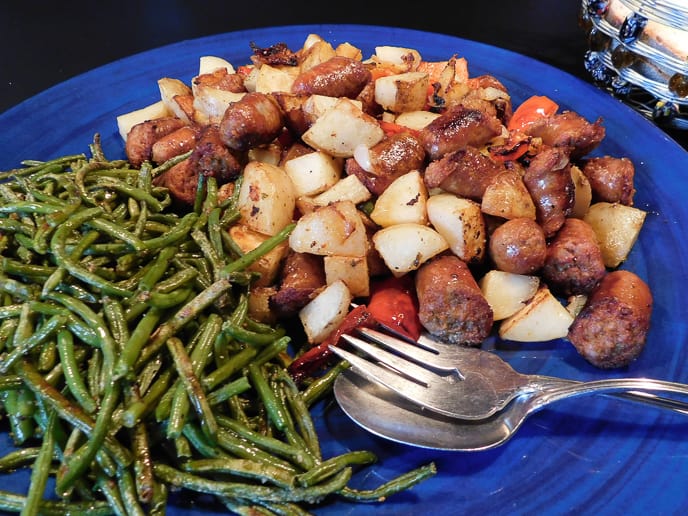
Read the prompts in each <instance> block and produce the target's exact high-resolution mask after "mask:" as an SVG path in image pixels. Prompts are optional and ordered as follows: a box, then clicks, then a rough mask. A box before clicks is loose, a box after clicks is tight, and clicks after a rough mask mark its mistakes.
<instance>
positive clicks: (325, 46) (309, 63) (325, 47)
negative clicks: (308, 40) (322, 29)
mask: <svg viewBox="0 0 688 516" xmlns="http://www.w3.org/2000/svg"><path fill="white" fill-rule="evenodd" d="M335 55H336V54H335V51H334V48H332V45H331V44H330V43H328V42H327V41H324V40H320V41H315V42H314V43H313V44H312V45H310V46H309V47H308V48H307V49H305V50H304V51H303V53H302V55H301V65H300V66H301V70H300V71H301V72H304V71H306V70H308V69H309V68H313V67H314V66H315V65H319V64H320V63H324V62H325V61H327V60H328V59H332V58H333V57H334V56H335Z"/></svg>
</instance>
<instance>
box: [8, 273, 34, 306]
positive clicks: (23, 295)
mask: <svg viewBox="0 0 688 516" xmlns="http://www.w3.org/2000/svg"><path fill="white" fill-rule="evenodd" d="M0 292H7V293H8V294H11V295H12V296H14V297H15V298H19V299H21V300H22V301H29V300H32V299H37V298H38V290H37V288H36V286H35V285H33V284H26V283H22V282H21V281H17V280H14V279H12V278H8V277H7V276H5V275H2V274H0Z"/></svg>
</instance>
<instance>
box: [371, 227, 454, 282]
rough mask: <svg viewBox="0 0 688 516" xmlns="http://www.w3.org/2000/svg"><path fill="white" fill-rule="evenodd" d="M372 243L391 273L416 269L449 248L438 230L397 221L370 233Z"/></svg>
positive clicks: (395, 274)
mask: <svg viewBox="0 0 688 516" xmlns="http://www.w3.org/2000/svg"><path fill="white" fill-rule="evenodd" d="M373 245H374V246H375V249H377V252H378V253H380V256H381V257H382V259H383V260H384V262H385V264H386V265H387V267H388V268H389V269H390V271H391V272H392V274H393V275H394V276H397V277H399V276H403V275H404V274H406V273H408V272H411V271H413V270H416V269H417V268H418V267H420V266H421V265H422V264H423V263H425V262H426V261H428V260H429V259H430V258H432V257H433V256H435V255H437V254H439V253H441V252H442V251H445V250H446V249H448V248H449V244H448V243H447V241H446V240H445V239H444V237H443V236H442V235H440V234H439V233H438V232H437V231H435V230H434V229H432V228H431V227H429V226H423V225H422V224H413V223H407V224H396V225H394V226H389V227H386V228H383V229H381V230H380V231H378V232H376V233H375V234H374V235H373Z"/></svg>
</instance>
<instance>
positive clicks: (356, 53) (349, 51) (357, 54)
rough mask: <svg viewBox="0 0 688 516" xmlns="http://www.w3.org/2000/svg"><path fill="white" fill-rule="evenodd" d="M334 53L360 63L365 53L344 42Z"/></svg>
mask: <svg viewBox="0 0 688 516" xmlns="http://www.w3.org/2000/svg"><path fill="white" fill-rule="evenodd" d="M334 52H335V54H336V55H338V56H342V57H348V58H351V59H355V60H356V61H360V60H362V59H363V52H361V49H360V48H358V47H355V46H353V45H352V44H351V43H348V42H344V43H340V44H339V45H337V48H335V49H334Z"/></svg>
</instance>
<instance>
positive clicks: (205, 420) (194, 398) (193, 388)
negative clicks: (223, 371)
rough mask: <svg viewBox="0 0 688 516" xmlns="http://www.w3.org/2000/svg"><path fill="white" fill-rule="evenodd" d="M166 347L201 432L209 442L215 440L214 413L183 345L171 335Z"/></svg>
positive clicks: (215, 425)
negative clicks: (199, 424) (197, 418)
mask: <svg viewBox="0 0 688 516" xmlns="http://www.w3.org/2000/svg"><path fill="white" fill-rule="evenodd" d="M167 348H168V349H169V350H170V353H171V355H172V359H173V360H174V364H175V367H176V368H177V372H178V373H179V378H180V380H181V382H182V385H184V388H185V390H186V393H187V395H188V396H189V400H190V401H191V404H192V405H193V407H194V410H195V411H196V413H197V414H198V417H199V418H200V421H201V428H202V429H203V432H204V433H205V435H206V437H208V439H210V441H211V442H216V441H217V421H215V415H214V414H213V411H212V409H211V408H210V405H209V404H208V400H207V398H206V397H205V392H204V391H203V388H202V387H201V384H200V382H199V381H198V377H197V376H196V374H195V373H194V371H193V366H192V364H191V359H190V358H189V356H188V355H187V353H186V351H185V350H184V345H183V344H182V342H181V341H180V340H179V339H178V338H176V337H171V338H170V339H168V340H167Z"/></svg>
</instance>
